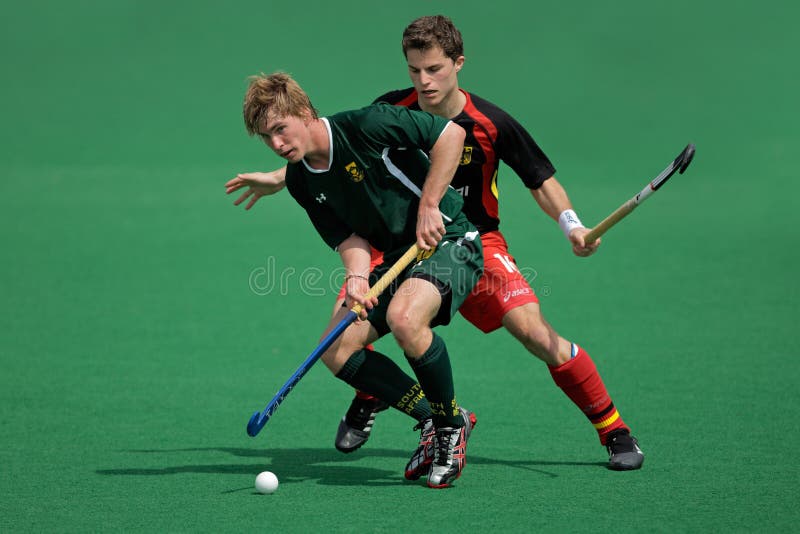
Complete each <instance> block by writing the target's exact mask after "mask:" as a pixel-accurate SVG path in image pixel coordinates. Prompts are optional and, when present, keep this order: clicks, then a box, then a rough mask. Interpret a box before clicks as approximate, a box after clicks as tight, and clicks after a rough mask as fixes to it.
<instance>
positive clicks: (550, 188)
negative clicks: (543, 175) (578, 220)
mask: <svg viewBox="0 0 800 534" xmlns="http://www.w3.org/2000/svg"><path fill="white" fill-rule="evenodd" d="M531 194H532V195H533V198H534V199H535V200H536V203H537V204H539V207H540V208H542V211H544V212H545V213H546V214H547V215H549V216H550V218H552V219H553V220H554V221H558V217H559V215H561V213H562V212H563V211H564V210H568V209H572V203H571V202H570V200H569V197H568V196H567V192H566V191H565V190H564V188H563V187H562V186H561V184H560V183H558V181H557V180H556V179H555V177H550V178H548V179H547V180H545V181H544V183H543V184H542V186H541V187H539V189H531Z"/></svg>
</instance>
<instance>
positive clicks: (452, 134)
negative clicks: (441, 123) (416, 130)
mask: <svg viewBox="0 0 800 534" xmlns="http://www.w3.org/2000/svg"><path fill="white" fill-rule="evenodd" d="M465 136H466V132H464V129H463V128H462V127H461V126H459V125H457V124H455V123H452V122H451V123H449V124H448V125H447V128H445V130H444V131H443V132H442V134H441V135H440V136H439V139H437V140H436V143H435V144H434V145H433V147H432V148H431V151H430V160H431V166H430V169H429V171H428V175H427V176H426V178H425V185H424V186H423V187H422V195H421V197H420V201H419V211H418V212H417V245H418V246H419V247H420V248H422V249H424V250H430V249H432V248H434V247H435V246H436V245H437V244H439V241H440V240H441V239H442V237H443V236H444V234H445V229H444V221H443V220H442V214H441V212H440V211H439V202H441V200H442V197H444V194H445V192H446V191H447V188H448V187H449V186H450V182H452V181H453V176H454V175H455V173H456V170H457V169H458V162H459V161H460V160H461V152H462V151H463V150H464V137H465Z"/></svg>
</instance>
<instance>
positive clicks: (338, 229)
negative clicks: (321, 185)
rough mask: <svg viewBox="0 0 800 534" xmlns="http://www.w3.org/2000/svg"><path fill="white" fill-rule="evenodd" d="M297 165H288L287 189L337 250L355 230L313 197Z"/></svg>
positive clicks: (321, 233)
mask: <svg viewBox="0 0 800 534" xmlns="http://www.w3.org/2000/svg"><path fill="white" fill-rule="evenodd" d="M297 165H298V164H295V165H287V166H286V189H288V190H289V193H290V194H291V195H292V197H294V199H295V200H296V201H297V203H298V204H300V205H301V206H302V207H303V209H305V210H306V213H307V214H308V218H309V219H311V223H312V224H313V225H314V228H315V229H316V230H317V233H318V234H319V235H320V237H322V239H323V241H325V243H326V244H327V245H328V246H329V247H331V248H332V249H333V250H336V248H337V247H338V246H339V245H340V244H341V243H342V241H344V240H345V239H347V238H348V237H350V236H351V235H353V230H351V229H350V228H349V227H348V226H347V224H346V223H345V222H344V221H342V220H341V219H340V218H339V217H338V216H337V215H336V214H335V213H334V212H333V210H331V209H330V207H328V206H327V205H325V204H320V203H319V202H316V201H315V200H314V199H313V198H312V197H311V194H310V193H309V191H308V189H306V187H305V184H304V182H303V178H302V171H301V170H300V169H298V167H297Z"/></svg>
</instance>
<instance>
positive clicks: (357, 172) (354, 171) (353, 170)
mask: <svg viewBox="0 0 800 534" xmlns="http://www.w3.org/2000/svg"><path fill="white" fill-rule="evenodd" d="M344 170H346V171H347V174H349V175H350V179H351V180H353V181H354V182H355V183H358V182H360V181H361V180H363V179H364V171H363V170H361V169H359V168H358V165H356V162H355V161H351V162H350V163H348V164H347V165H345V167H344Z"/></svg>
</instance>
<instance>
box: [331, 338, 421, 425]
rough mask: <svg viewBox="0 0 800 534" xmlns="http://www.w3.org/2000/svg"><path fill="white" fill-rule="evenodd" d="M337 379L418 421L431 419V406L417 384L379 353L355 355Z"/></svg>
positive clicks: (358, 353) (368, 351) (359, 352)
mask: <svg viewBox="0 0 800 534" xmlns="http://www.w3.org/2000/svg"><path fill="white" fill-rule="evenodd" d="M336 378H338V379H340V380H343V381H344V382H347V383H348V384H350V385H351V386H353V387H354V388H356V389H357V390H359V391H363V392H364V393H369V394H370V395H374V396H376V397H378V398H379V399H381V400H382V401H383V402H385V403H387V404H388V405H389V406H391V407H393V408H396V409H398V410H400V411H401V412H403V413H404V414H407V415H410V416H411V417H413V418H414V419H416V420H417V421H422V420H423V419H427V418H428V417H430V416H431V407H430V405H429V404H428V400H427V399H426V398H425V393H424V392H423V391H422V388H421V387H420V385H419V384H418V383H417V381H416V380H414V379H413V378H411V377H410V376H408V375H407V374H406V373H404V372H403V370H402V369H400V367H398V366H397V364H396V363H394V361H392V360H391V359H390V358H389V357H387V356H385V355H383V354H381V353H380V352H375V351H374V350H368V349H362V350H359V351H357V352H354V353H353V354H352V355H351V356H350V358H349V359H348V360H347V362H345V364H344V367H342V370H341V371H339V373H338V374H337V375H336Z"/></svg>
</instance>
